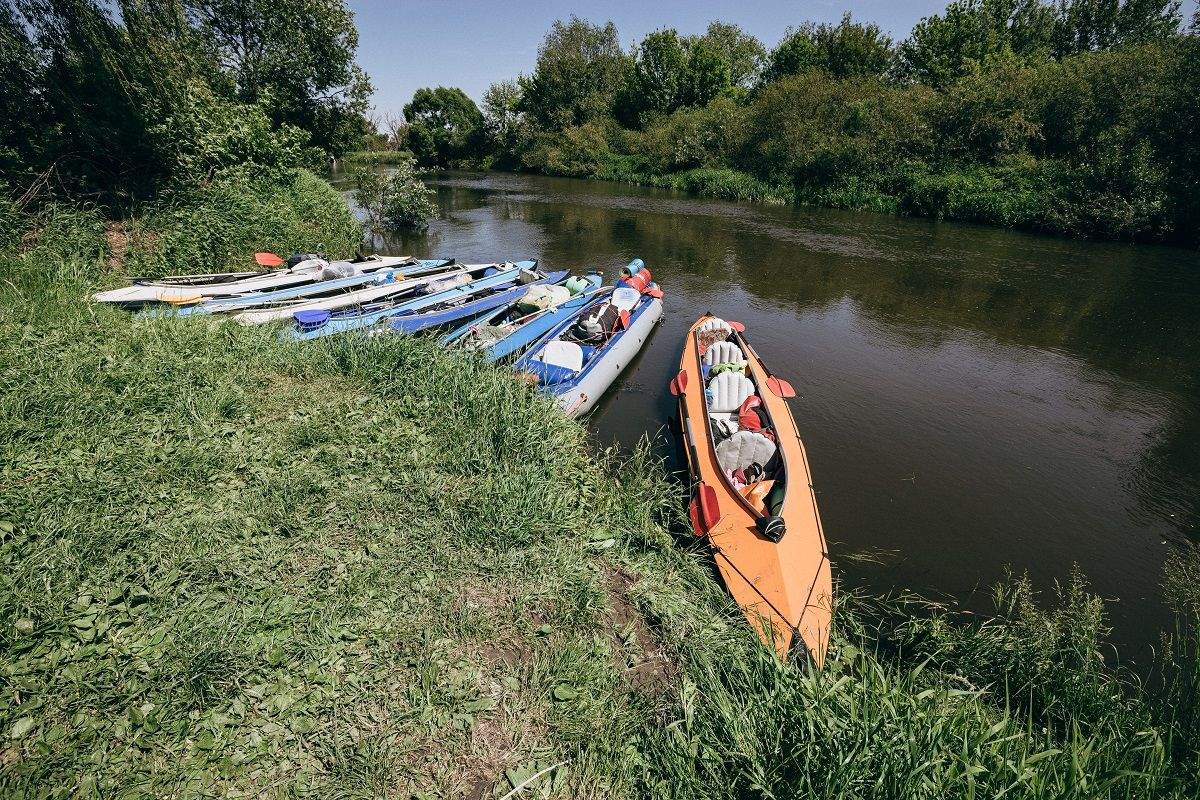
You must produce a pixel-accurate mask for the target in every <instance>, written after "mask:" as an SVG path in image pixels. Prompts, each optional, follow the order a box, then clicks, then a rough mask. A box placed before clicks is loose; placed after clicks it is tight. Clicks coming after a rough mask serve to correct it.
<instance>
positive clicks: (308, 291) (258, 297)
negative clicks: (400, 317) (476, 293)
mask: <svg viewBox="0 0 1200 800" xmlns="http://www.w3.org/2000/svg"><path fill="white" fill-rule="evenodd" d="M453 263H454V262H453V261H450V260H445V259H438V260H435V261H409V262H407V263H404V262H402V263H399V264H397V265H395V266H388V267H382V268H379V269H373V270H371V271H370V272H364V273H362V274H361V275H350V276H348V277H345V278H334V279H333V280H328V281H314V282H312V283H306V284H303V285H301V286H289V287H287V288H286V289H277V290H275V291H273V292H252V293H249V294H245V295H241V296H237V297H223V298H219V299H216V300H209V301H207V302H203V303H197V304H196V305H194V306H187V307H185V308H179V309H170V310H167V309H148V310H146V311H143V312H141V314H140V315H139V316H175V317H188V316H192V315H194V314H220V313H223V312H226V311H239V310H242V309H247V308H253V307H255V306H259V305H265V304H269V303H277V302H280V301H282V300H296V299H299V298H307V297H317V296H320V295H326V294H334V293H337V292H341V291H346V290H348V289H353V288H356V287H359V286H366V285H367V284H371V283H380V284H382V283H386V282H388V281H394V280H396V276H397V275H402V276H403V277H405V278H415V277H419V276H422V275H429V274H432V273H436V272H439V271H441V270H444V269H446V267H448V266H450V265H451V264H453ZM412 267H415V269H413V268H412Z"/></svg>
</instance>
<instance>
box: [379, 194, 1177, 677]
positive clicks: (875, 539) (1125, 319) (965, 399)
mask: <svg viewBox="0 0 1200 800" xmlns="http://www.w3.org/2000/svg"><path fill="white" fill-rule="evenodd" d="M431 185H432V186H433V187H435V188H436V189H437V192H438V201H439V203H440V205H441V208H442V211H443V214H444V219H442V220H441V221H439V222H436V223H435V224H434V225H433V226H432V227H431V228H430V230H429V231H428V233H427V234H425V235H422V236H416V237H410V238H407V239H403V240H397V241H394V242H390V243H381V244H384V246H385V247H388V248H390V251H391V252H396V253H400V252H403V253H411V254H412V255H416V256H447V257H456V258H458V259H460V260H468V261H491V260H497V259H518V258H537V259H539V260H541V261H542V262H543V264H544V265H546V266H548V267H552V268H554V269H567V268H571V269H576V270H582V269H585V268H586V269H591V268H594V269H599V270H602V271H603V272H604V273H605V274H606V276H609V277H610V278H611V276H613V275H614V274H615V273H616V271H617V270H618V269H619V267H620V266H621V265H623V264H625V263H626V262H628V261H629V260H630V259H632V258H634V257H640V258H642V259H644V260H645V262H646V264H647V265H648V266H649V267H650V268H651V269H652V270H653V273H654V276H655V278H656V279H657V280H658V282H659V283H660V284H661V285H662V287H663V289H664V290H665V292H666V297H665V299H664V303H665V309H666V312H665V314H664V322H663V324H662V325H661V326H660V327H659V329H658V331H657V332H656V333H655V334H654V336H653V337H652V338H651V339H650V341H649V343H648V344H647V346H646V349H645V351H644V352H643V355H642V356H641V358H640V359H639V360H638V361H637V362H636V363H635V364H634V365H633V366H632V367H631V368H630V370H629V371H628V372H626V374H625V375H624V376H623V378H622V379H621V380H620V381H619V382H618V384H617V385H616V386H615V388H614V391H613V392H611V393H610V394H609V396H608V397H607V398H606V399H605V400H604V401H603V402H602V404H601V405H600V406H599V407H598V411H597V412H596V413H595V414H594V415H593V416H592V417H591V420H590V423H589V424H590V425H591V427H592V428H593V429H594V430H595V431H596V434H597V435H598V436H599V437H600V438H601V439H602V440H604V441H615V442H618V443H620V444H622V445H624V446H632V445H633V444H635V443H636V442H637V440H638V439H639V437H641V436H642V435H643V434H646V433H649V434H655V433H656V432H659V431H661V430H663V429H664V426H665V424H666V421H667V419H668V416H669V415H670V413H671V411H672V408H673V404H672V402H671V397H670V396H669V394H668V392H667V382H668V381H669V379H670V377H671V376H672V375H673V374H674V373H675V371H676V370H677V369H678V363H679V352H680V348H681V345H682V336H683V332H684V331H685V330H686V328H687V327H688V326H689V325H690V323H691V322H693V321H694V320H695V318H696V317H697V316H699V315H700V314H701V313H703V312H705V311H709V310H711V311H713V312H714V313H716V314H718V315H720V316H723V317H726V318H729V319H735V320H740V321H742V322H744V323H745V324H746V326H747V335H748V336H749V337H750V338H751V341H752V342H753V343H754V345H755V347H756V349H757V350H758V351H759V353H760V355H762V357H763V358H764V359H765V360H766V362H767V364H768V365H769V366H770V367H771V368H772V369H773V370H774V371H775V372H777V373H779V374H781V375H782V376H784V377H786V378H787V379H788V380H790V381H791V382H792V384H793V385H794V386H795V387H796V389H797V391H798V393H799V396H798V397H797V398H796V399H795V400H794V401H793V406H792V408H793V412H794V414H795V416H796V419H797V421H798V423H799V425H800V428H801V434H802V435H803V437H804V440H805V443H806V445H807V447H808V451H809V458H810V460H811V463H812V469H813V478H814V482H815V484H816V488H817V493H818V498H819V502H820V508H821V514H822V518H823V520H824V523H825V529H826V533H827V535H828V538H829V541H830V547H831V550H832V558H833V563H834V568H835V570H836V572H837V573H838V574H839V575H840V577H841V578H842V579H843V581H844V582H845V583H846V584H847V585H850V586H866V587H868V588H870V589H872V590H878V591H887V590H891V589H911V590H915V591H917V592H920V593H922V594H925V595H926V596H931V597H936V598H948V597H953V598H958V599H959V600H961V601H962V602H963V603H964V604H965V605H966V606H967V607H971V608H976V609H986V608H987V607H988V606H987V593H988V587H989V586H990V585H991V584H992V583H993V582H995V581H997V580H998V579H1001V578H1002V577H1003V576H1004V574H1005V570H1006V569H1008V568H1011V569H1012V570H1014V571H1016V572H1028V573H1029V575H1030V576H1031V577H1032V578H1033V580H1034V581H1035V583H1037V584H1038V585H1039V586H1042V587H1049V586H1051V585H1052V583H1053V581H1054V580H1055V579H1060V580H1061V579H1063V578H1065V577H1067V576H1068V575H1069V573H1070V570H1071V567H1072V565H1073V564H1078V565H1079V567H1080V568H1081V569H1082V570H1083V572H1084V573H1085V574H1086V575H1087V577H1088V578H1089V579H1090V581H1091V583H1092V586H1093V588H1094V589H1095V590H1096V591H1098V592H1099V593H1100V594H1102V595H1103V596H1105V597H1107V598H1111V599H1114V600H1116V601H1117V602H1116V603H1114V604H1113V605H1112V606H1111V608H1110V611H1111V615H1112V618H1113V623H1114V625H1115V627H1116V634H1115V637H1114V638H1115V639H1116V641H1117V642H1118V643H1119V644H1120V645H1122V649H1123V654H1124V655H1126V656H1129V657H1141V656H1143V655H1144V654H1145V652H1146V648H1147V647H1148V646H1150V645H1153V644H1154V643H1155V642H1156V641H1157V637H1158V631H1159V630H1160V629H1161V628H1163V627H1166V626H1167V625H1168V624H1169V617H1168V614H1167V611H1166V609H1165V607H1164V605H1163V603H1162V600H1161V591H1160V584H1161V578H1162V566H1163V562H1164V560H1165V558H1166V557H1167V556H1168V554H1169V553H1170V551H1171V549H1172V547H1175V546H1178V545H1179V544H1180V543H1183V542H1185V541H1187V540H1189V539H1195V538H1197V537H1198V536H1200V532H1198V529H1197V524H1198V521H1200V520H1198V518H1200V397H1198V384H1200V255H1198V254H1197V253H1195V252H1192V251H1186V250H1175V249H1168V248H1159V247H1150V246H1137V245H1121V244H1106V243H1094V242H1079V241H1071V240H1065V239H1057V238H1050V237H1040V236H1033V235H1025V234H1019V233H1013V232H1007V231H1000V230H994V229H990V228H983V227H975V226H968V225H958V224H950V223H933V222H929V221H922V220H908V219H899V218H893V217H888V216H878V215H871V214H860V213H847V212H836V211H826V210H818V209H797V208H786V207H771V206H760V205H750V204H738V203H726V202H721V201H713V200H703V199H696V198H691V197H686V196H681V195H678V194H676V193H672V192H667V191H661V190H650V189H638V188H630V187H625V186H615V185H609V184H602V183H595V182H589V181H573V180H564V179H554V178H542V177H532V176H517V175H507V174H486V175H484V174H449V175H444V176H441V177H439V178H436V179H433V180H432V181H431ZM661 446H662V447H663V448H664V450H665V449H667V448H668V446H667V445H666V444H662V445H661ZM864 556H866V557H867V558H866V560H864Z"/></svg>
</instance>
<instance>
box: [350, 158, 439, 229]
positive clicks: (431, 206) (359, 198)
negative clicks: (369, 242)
mask: <svg viewBox="0 0 1200 800" xmlns="http://www.w3.org/2000/svg"><path fill="white" fill-rule="evenodd" d="M354 186H355V188H354V202H356V203H357V204H358V206H359V208H361V209H362V210H363V214H364V215H365V216H366V220H365V221H364V225H365V227H366V228H367V230H368V231H370V232H372V233H384V232H387V231H397V230H420V229H422V228H426V227H428V225H429V220H431V219H437V218H438V207H437V203H436V202H435V201H436V199H437V193H436V192H434V191H433V190H432V189H430V188H429V187H427V186H426V185H425V184H424V183H422V182H421V179H420V177H418V175H417V170H416V165H415V164H414V163H413V161H412V159H410V158H404V159H401V160H400V161H398V162H396V163H395V164H394V165H392V166H391V167H389V169H388V170H387V171H386V172H385V171H383V170H377V169H362V170H359V171H358V172H356V173H355V174H354Z"/></svg>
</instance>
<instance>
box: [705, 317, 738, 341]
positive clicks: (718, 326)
mask: <svg viewBox="0 0 1200 800" xmlns="http://www.w3.org/2000/svg"><path fill="white" fill-rule="evenodd" d="M696 330H698V331H700V332H701V333H704V332H705V331H723V332H724V333H725V335H726V336H728V335H729V334H731V333H733V328H732V327H730V325H729V323H728V322H726V321H725V320H723V319H717V318H716V317H713V318H712V319H710V320H708V321H707V322H705V323H704V324H703V325H701V326H700V327H699V328H697V329H696Z"/></svg>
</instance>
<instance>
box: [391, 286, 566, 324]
mask: <svg viewBox="0 0 1200 800" xmlns="http://www.w3.org/2000/svg"><path fill="white" fill-rule="evenodd" d="M566 278H567V273H566V271H560V272H551V273H549V274H547V275H546V276H545V277H542V278H539V279H538V280H536V281H532V282H531V283H526V284H524V285H521V286H514V287H512V288H511V289H503V290H500V291H497V292H495V293H493V294H490V295H486V296H484V297H480V298H479V299H477V300H471V301H468V302H466V303H461V304H459V305H455V306H451V307H449V308H443V309H436V310H431V311H425V312H422V313H416V314H404V315H398V316H396V317H394V318H393V319H392V321H391V329H392V330H393V331H396V332H397V333H419V332H420V331H423V330H428V329H429V328H436V327H439V326H441V325H448V324H450V323H451V322H456V321H458V320H461V319H468V318H470V317H475V316H478V315H479V314H483V313H486V312H488V311H491V310H493V309H497V308H501V307H508V306H511V305H512V304H513V303H515V302H517V301H518V300H520V299H521V298H522V297H523V296H524V295H525V290H526V289H528V288H529V287H530V286H537V285H539V284H553V283H559V282H561V281H564V280H566Z"/></svg>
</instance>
